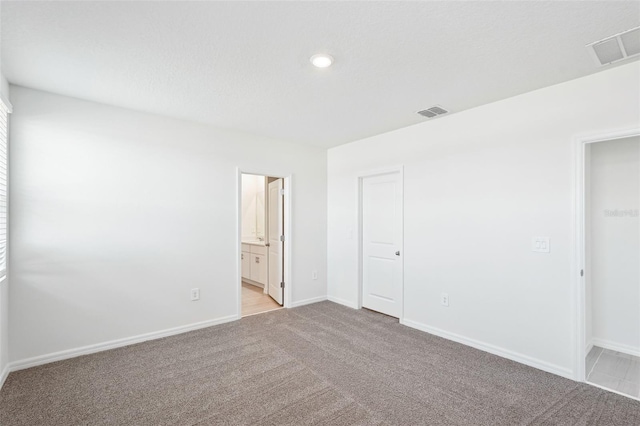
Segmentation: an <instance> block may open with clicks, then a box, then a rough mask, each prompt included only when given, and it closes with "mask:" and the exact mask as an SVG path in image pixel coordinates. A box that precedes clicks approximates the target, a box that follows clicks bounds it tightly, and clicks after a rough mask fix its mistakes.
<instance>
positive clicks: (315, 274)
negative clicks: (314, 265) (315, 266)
mask: <svg viewBox="0 0 640 426" xmlns="http://www.w3.org/2000/svg"><path fill="white" fill-rule="evenodd" d="M311 279H314V280H317V279H318V271H311Z"/></svg>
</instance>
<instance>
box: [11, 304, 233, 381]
mask: <svg viewBox="0 0 640 426" xmlns="http://www.w3.org/2000/svg"><path fill="white" fill-rule="evenodd" d="M236 319H237V318H236V316H235V315H228V316H226V317H221V318H217V319H213V320H207V321H201V322H196V323H193V324H187V325H183V326H180V327H174V328H168V329H166V330H161V331H154V332H151V333H145V334H139V335H137V336H131V337H125V338H124V339H116V340H111V341H109V342H103V343H96V344H94V345H88V346H82V347H79V348H74V349H67V350H64V351H59V352H53V353H50V354H46V355H40V356H35V357H32V358H26V359H22V360H19V361H14V362H11V363H9V365H8V367H9V370H10V371H18V370H23V369H25V368H31V367H35V366H38V365H43V364H48V363H50V362H56V361H62V360H64V359H69V358H75V357H78V356H81V355H88V354H93V353H96V352H102V351H108V350H109V349H115V348H121V347H123V346H129V345H134V344H136V343H142V342H146V341H148V340H155V339H161V338H163V337H168V336H173V335H176V334H182V333H187V332H189V331H194V330H199V329H201V328H207V327H211V326H213V325H219V324H224V323H227V322H231V321H235V320H236Z"/></svg>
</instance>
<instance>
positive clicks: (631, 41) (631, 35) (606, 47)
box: [587, 27, 640, 66]
mask: <svg viewBox="0 0 640 426" xmlns="http://www.w3.org/2000/svg"><path fill="white" fill-rule="evenodd" d="M587 49H588V50H589V53H590V54H591V56H592V57H593V60H594V61H596V64H597V65H598V66H603V65H609V64H613V63H614V62H618V61H622V60H623V59H627V58H631V57H634V56H637V55H639V54H640V27H636V28H632V29H630V30H627V31H624V32H622V33H619V34H616V35H613V36H611V37H607V38H605V39H602V40H598V41H596V42H593V43H591V44H588V45H587Z"/></svg>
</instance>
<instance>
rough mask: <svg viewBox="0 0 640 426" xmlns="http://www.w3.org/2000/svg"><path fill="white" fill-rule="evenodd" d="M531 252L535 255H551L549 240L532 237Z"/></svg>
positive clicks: (547, 238)
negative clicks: (535, 253)
mask: <svg viewBox="0 0 640 426" xmlns="http://www.w3.org/2000/svg"><path fill="white" fill-rule="evenodd" d="M531 250H532V251H535V252H537V253H551V239H550V238H549V237H533V238H532V239H531Z"/></svg>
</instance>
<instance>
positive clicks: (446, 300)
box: [440, 293, 449, 307]
mask: <svg viewBox="0 0 640 426" xmlns="http://www.w3.org/2000/svg"><path fill="white" fill-rule="evenodd" d="M440 304H441V305H442V306H447V307H448V306H449V295H448V294H447V293H442V294H441V295H440Z"/></svg>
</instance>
